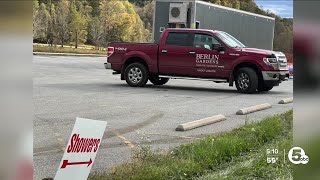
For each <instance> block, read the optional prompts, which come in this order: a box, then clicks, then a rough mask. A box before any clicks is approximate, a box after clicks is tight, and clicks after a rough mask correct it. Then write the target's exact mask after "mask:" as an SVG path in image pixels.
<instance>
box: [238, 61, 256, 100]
mask: <svg viewBox="0 0 320 180" xmlns="http://www.w3.org/2000/svg"><path fill="white" fill-rule="evenodd" d="M235 75H236V76H235V83H236V87H237V90H238V91H239V92H241V93H246V94H252V93H255V92H256V91H257V88H258V83H259V79H258V75H257V73H256V72H255V71H254V70H253V69H251V68H247V67H245V68H240V69H239V70H238V71H237V72H236V74H235Z"/></svg>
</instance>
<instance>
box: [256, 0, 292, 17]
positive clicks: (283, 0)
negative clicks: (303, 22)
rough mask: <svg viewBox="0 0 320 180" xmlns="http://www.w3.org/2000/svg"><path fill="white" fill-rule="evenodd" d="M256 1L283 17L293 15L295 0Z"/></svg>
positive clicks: (265, 8)
mask: <svg viewBox="0 0 320 180" xmlns="http://www.w3.org/2000/svg"><path fill="white" fill-rule="evenodd" d="M256 3H257V5H258V6H259V7H260V6H262V7H263V9H264V10H270V11H271V12H273V13H274V14H276V15H279V16H281V17H283V18H292V17H293V0H256Z"/></svg>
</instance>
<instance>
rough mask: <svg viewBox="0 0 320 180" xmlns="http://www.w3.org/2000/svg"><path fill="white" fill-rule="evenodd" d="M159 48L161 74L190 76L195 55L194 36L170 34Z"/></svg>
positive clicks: (184, 33)
mask: <svg viewBox="0 0 320 180" xmlns="http://www.w3.org/2000/svg"><path fill="white" fill-rule="evenodd" d="M162 38H165V39H166V40H165V42H162V43H163V44H160V46H159V61H158V64H159V74H161V75H176V76H190V73H191V71H192V68H193V65H194V57H195V53H194V52H193V51H192V50H193V47H192V34H191V33H189V32H169V33H168V34H166V36H164V37H162Z"/></svg>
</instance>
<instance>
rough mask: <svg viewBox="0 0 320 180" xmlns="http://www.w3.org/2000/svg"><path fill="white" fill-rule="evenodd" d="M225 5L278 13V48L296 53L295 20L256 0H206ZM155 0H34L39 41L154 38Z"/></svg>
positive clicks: (102, 42) (93, 42) (98, 43)
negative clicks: (282, 16) (272, 10)
mask: <svg viewBox="0 0 320 180" xmlns="http://www.w3.org/2000/svg"><path fill="white" fill-rule="evenodd" d="M204 1H208V2H211V3H214V4H219V5H222V6H227V7H232V8H235V9H240V10H244V11H248V12H253V13H257V14H261V15H265V16H270V17H274V18H275V20H276V25H275V36H274V50H276V51H282V52H285V53H292V44H293V33H292V27H293V20H292V19H286V18H281V17H279V16H277V15H275V14H273V13H272V12H270V11H265V10H263V9H262V7H258V6H257V4H256V3H255V1H254V0H204ZM153 11H154V0H121V1H120V0H34V1H33V35H34V41H35V42H42V43H48V44H50V45H53V44H61V45H65V44H72V45H74V46H75V47H77V46H78V45H79V44H91V45H94V46H96V47H104V46H106V44H107V42H110V41H128V42H148V41H150V40H151V32H152V24H153V22H152V21H153Z"/></svg>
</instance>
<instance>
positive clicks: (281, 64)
mask: <svg viewBox="0 0 320 180" xmlns="http://www.w3.org/2000/svg"><path fill="white" fill-rule="evenodd" d="M278 65H279V69H280V70H284V69H288V63H287V58H286V57H285V56H279V57H278Z"/></svg>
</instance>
